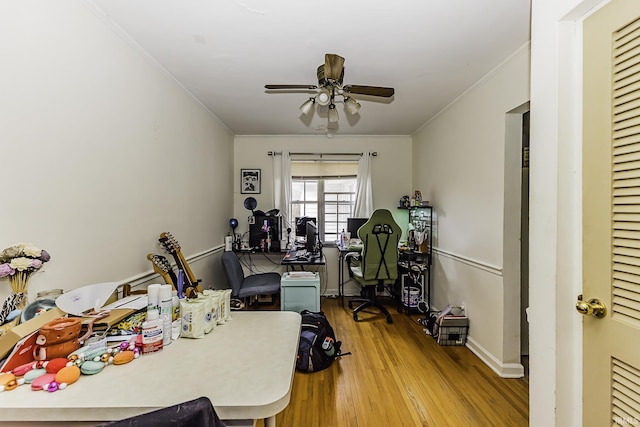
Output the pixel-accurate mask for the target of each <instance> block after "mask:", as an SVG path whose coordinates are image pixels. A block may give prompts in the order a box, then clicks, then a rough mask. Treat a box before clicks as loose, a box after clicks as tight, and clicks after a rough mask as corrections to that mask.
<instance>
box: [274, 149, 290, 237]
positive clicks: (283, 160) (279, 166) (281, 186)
mask: <svg viewBox="0 0 640 427" xmlns="http://www.w3.org/2000/svg"><path fill="white" fill-rule="evenodd" d="M273 199H274V200H273V207H274V208H276V209H278V210H279V211H280V215H282V230H281V231H280V240H286V238H287V227H289V226H290V224H291V156H290V154H289V152H288V151H284V150H283V151H282V155H278V154H275V153H274V154H273Z"/></svg>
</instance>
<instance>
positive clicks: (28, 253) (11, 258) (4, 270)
mask: <svg viewBox="0 0 640 427" xmlns="http://www.w3.org/2000/svg"><path fill="white" fill-rule="evenodd" d="M50 259H51V255H49V253H48V252H47V251H45V250H44V249H39V248H37V247H35V246H33V245H32V244H31V243H18V244H16V245H13V246H10V247H8V248H6V249H4V250H3V251H2V252H0V278H3V277H8V278H9V282H10V283H11V292H12V293H11V295H9V297H8V298H7V299H6V300H5V301H4V303H3V305H2V309H1V310H0V325H1V324H3V323H4V322H5V319H6V318H7V316H8V315H9V313H11V312H12V311H14V310H16V309H22V308H23V307H24V306H25V304H26V302H27V291H28V282H29V277H30V276H31V275H32V274H33V273H35V272H36V271H38V270H40V268H42V265H43V264H44V263H45V262H47V261H49V260H50Z"/></svg>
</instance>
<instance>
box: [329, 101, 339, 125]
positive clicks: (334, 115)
mask: <svg viewBox="0 0 640 427" xmlns="http://www.w3.org/2000/svg"><path fill="white" fill-rule="evenodd" d="M327 117H328V118H329V123H336V122H337V121H338V110H336V105H335V104H330V105H329V113H328V114H327Z"/></svg>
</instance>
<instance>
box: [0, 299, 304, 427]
mask: <svg viewBox="0 0 640 427" xmlns="http://www.w3.org/2000/svg"><path fill="white" fill-rule="evenodd" d="M300 322H301V317H300V314H298V313H294V312H280V311H269V312H258V311H243V312H233V314H232V320H230V321H228V322H227V323H226V324H224V325H218V326H217V327H216V328H215V329H214V330H213V331H212V332H211V333H210V334H208V335H207V336H206V337H205V338H202V339H189V338H180V339H179V340H177V341H175V342H173V343H171V344H170V345H169V346H167V347H165V348H164V349H163V350H162V351H161V352H160V353H156V354H150V355H144V356H140V358H139V359H137V360H134V361H132V362H130V363H128V364H126V365H120V366H115V365H109V366H106V367H105V368H104V371H102V372H101V373H99V374H96V375H94V376H86V375H83V376H82V377H81V378H80V379H79V380H78V382H77V383H75V384H72V385H70V386H69V387H68V388H67V389H65V390H60V391H57V392H54V393H48V392H45V391H37V392H36V391H31V389H30V387H29V385H26V384H25V385H23V386H20V387H18V388H17V389H15V390H12V391H5V392H3V393H0V424H5V425H11V426H15V425H21V424H22V423H19V422H17V421H23V422H29V421H31V422H32V423H25V424H22V425H37V423H34V422H33V421H37V422H39V423H40V425H47V426H48V425H52V424H54V423H55V424H57V423H56V422H59V424H61V425H69V424H70V422H71V421H84V422H85V424H84V425H92V424H93V425H95V424H98V423H101V422H105V421H110V420H119V419H123V418H127V417H131V416H134V415H138V414H142V413H145V412H150V411H152V410H155V409H159V408H164V407H167V406H171V405H175V404H177V403H180V402H185V401H188V400H192V399H195V398H198V397H200V396H206V397H208V398H209V399H210V400H211V403H212V404H213V406H214V408H215V410H216V412H217V413H218V416H219V417H220V418H221V419H222V420H247V419H261V418H266V420H265V425H266V426H275V416H276V414H278V413H279V412H281V411H282V410H283V409H284V408H286V406H287V405H288V404H289V400H290V397H291V386H292V382H293V373H294V369H295V361H296V356H297V352H298V339H299V337H300Z"/></svg>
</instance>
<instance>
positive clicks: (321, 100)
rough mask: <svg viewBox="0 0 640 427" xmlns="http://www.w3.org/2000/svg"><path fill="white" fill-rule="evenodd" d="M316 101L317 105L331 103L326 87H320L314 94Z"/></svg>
mask: <svg viewBox="0 0 640 427" xmlns="http://www.w3.org/2000/svg"><path fill="white" fill-rule="evenodd" d="M316 102H317V103H318V105H329V104H330V103H331V94H330V93H329V90H328V89H327V88H322V89H321V90H320V92H318V96H316Z"/></svg>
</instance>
